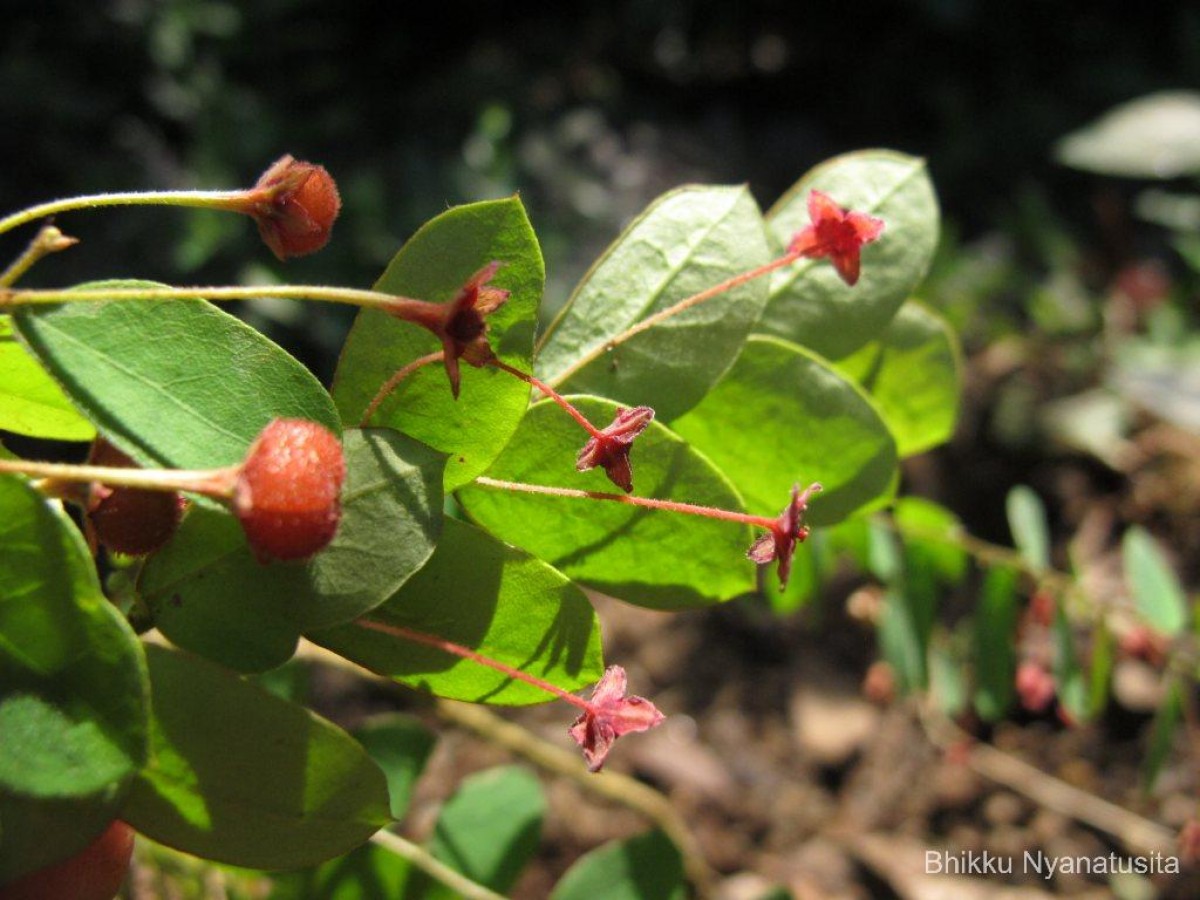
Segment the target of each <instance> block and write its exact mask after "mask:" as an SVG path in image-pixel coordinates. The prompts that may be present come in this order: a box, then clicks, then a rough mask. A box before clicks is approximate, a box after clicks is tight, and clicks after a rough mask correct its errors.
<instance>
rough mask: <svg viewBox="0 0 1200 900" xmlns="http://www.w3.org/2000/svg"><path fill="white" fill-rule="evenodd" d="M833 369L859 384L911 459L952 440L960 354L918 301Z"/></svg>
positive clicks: (941, 321) (949, 333)
mask: <svg viewBox="0 0 1200 900" xmlns="http://www.w3.org/2000/svg"><path fill="white" fill-rule="evenodd" d="M834 367H835V368H836V369H837V370H838V371H839V372H841V373H842V374H843V375H845V376H846V377H847V378H850V379H853V380H854V381H855V382H857V383H858V384H859V385H860V386H861V387H862V388H863V390H864V391H866V392H867V394H869V395H870V397H871V399H872V400H874V401H875V407H876V408H877V409H878V410H879V414H880V415H881V416H882V417H883V420H884V421H885V422H886V423H887V426H888V428H890V429H891V432H892V436H893V437H894V438H895V439H896V449H897V451H898V452H899V454H900V455H901V456H912V455H913V454H915V453H921V452H923V451H925V450H928V449H929V448H930V447H936V446H937V445H938V444H941V443H944V442H945V441H947V440H949V439H950V436H951V435H952V434H953V433H954V422H955V420H956V419H957V418H958V397H959V392H960V390H961V383H960V382H961V369H962V363H961V351H960V350H959V346H958V339H957V338H956V337H955V335H954V332H953V331H951V330H950V326H949V324H947V322H946V321H945V320H944V319H942V318H941V316H938V315H937V314H935V313H934V312H932V311H931V310H929V309H927V308H926V307H924V306H922V305H921V304H920V303H918V302H916V301H915V300H909V301H908V302H906V303H905V304H904V305H903V306H902V307H900V311H899V312H897V313H896V316H895V318H893V319H892V321H891V322H889V323H888V325H887V327H886V328H884V329H883V332H882V333H881V334H880V335H879V336H878V337H877V338H875V340H873V341H871V342H870V343H868V344H865V345H864V346H862V347H860V348H859V349H858V350H856V351H855V352H854V353H852V354H850V355H849V356H847V357H845V358H844V359H841V360H839V361H838V362H836V363H835V364H834Z"/></svg>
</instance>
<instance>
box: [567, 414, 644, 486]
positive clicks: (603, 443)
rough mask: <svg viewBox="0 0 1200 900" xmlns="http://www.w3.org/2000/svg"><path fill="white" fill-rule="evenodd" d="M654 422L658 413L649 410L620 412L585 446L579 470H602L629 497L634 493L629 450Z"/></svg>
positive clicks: (577, 463)
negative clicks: (597, 467)
mask: <svg viewBox="0 0 1200 900" xmlns="http://www.w3.org/2000/svg"><path fill="white" fill-rule="evenodd" d="M653 418H654V410H652V409H651V408H650V407H648V406H636V407H634V408H633V409H623V408H620V407H618V408H617V417H616V418H615V419H613V421H612V424H611V425H609V426H608V427H607V428H605V429H604V430H603V431H601V432H600V433H599V434H598V435H596V436H595V437H593V438H592V439H591V440H589V441H588V442H587V443H586V444H584V445H583V449H582V450H580V451H579V456H577V457H576V458H575V468H576V469H577V470H578V471H580V472H586V471H587V470H588V469H594V468H595V467H596V466H601V467H602V468H603V469H604V471H605V472H607V473H608V478H609V480H610V481H611V482H612V483H613V484H615V485H616V486H617V487H619V488H620V489H621V490H623V491H625V493H629V492H630V491H632V490H633V468H632V466H630V464H629V449H630V447H631V446H632V444H633V440H634V438H636V437H637V436H638V435H639V434H641V433H642V432H643V431H645V430H646V426H647V425H649V424H650V421H651V419H653Z"/></svg>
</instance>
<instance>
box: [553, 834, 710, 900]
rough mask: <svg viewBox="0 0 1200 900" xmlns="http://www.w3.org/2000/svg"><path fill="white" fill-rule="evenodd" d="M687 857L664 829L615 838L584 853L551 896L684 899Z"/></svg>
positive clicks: (587, 899) (583, 899)
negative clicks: (684, 872)
mask: <svg viewBox="0 0 1200 900" xmlns="http://www.w3.org/2000/svg"><path fill="white" fill-rule="evenodd" d="M687 895H688V894H687V886H686V884H685V882H684V878H683V858H682V857H681V856H680V855H679V851H678V850H677V849H675V845H674V844H672V843H671V842H670V840H668V839H667V837H666V836H665V835H664V834H663V833H662V832H660V831H651V832H649V833H647V834H641V835H638V836H637V837H633V838H629V839H628V840H624V841H612V842H610V843H607V844H605V845H604V846H603V847H599V848H597V849H596V850H593V851H592V852H590V853H588V854H586V855H584V856H582V857H581V858H580V859H579V860H578V862H576V863H575V865H573V866H571V868H569V869H568V870H567V872H566V874H565V875H563V877H562V878H561V879H560V880H559V882H558V884H557V885H555V886H554V893H552V894H551V895H550V898H551V900H684V898H685V897H687Z"/></svg>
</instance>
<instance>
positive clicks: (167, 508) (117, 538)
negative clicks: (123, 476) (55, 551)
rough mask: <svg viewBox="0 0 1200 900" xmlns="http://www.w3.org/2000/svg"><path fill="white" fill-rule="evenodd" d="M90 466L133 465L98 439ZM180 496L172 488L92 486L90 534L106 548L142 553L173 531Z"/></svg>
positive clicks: (182, 505) (180, 511) (88, 512)
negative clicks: (149, 489) (153, 489)
mask: <svg viewBox="0 0 1200 900" xmlns="http://www.w3.org/2000/svg"><path fill="white" fill-rule="evenodd" d="M88 461H89V462H90V463H91V464H92V465H97V466H112V467H116V468H123V469H124V468H136V464H135V463H134V461H133V460H132V459H130V458H129V457H128V456H126V455H125V454H124V453H122V452H121V451H120V450H118V449H117V448H116V447H114V446H113V445H112V444H110V443H108V441H106V440H104V439H103V438H98V439H97V440H96V443H95V444H94V445H93V447H92V453H91V456H90V457H89V460H88ZM183 507H184V500H183V498H182V497H181V496H180V495H179V494H177V493H174V492H171V491H148V490H143V489H141V488H130V487H108V486H107V485H103V484H94V485H92V488H91V491H90V493H89V496H88V502H87V519H88V523H89V524H90V525H91V529H92V533H93V534H94V535H95V536H96V540H98V541H99V542H100V543H101V544H103V545H104V546H105V547H107V548H108V549H109V550H115V551H117V552H118V553H127V554H129V555H130V556H143V555H145V554H147V553H153V552H154V551H155V550H157V549H158V548H159V547H161V546H162V545H163V544H165V543H166V542H167V541H169V540H170V539H171V536H172V535H173V534H175V529H176V528H178V527H179V519H180V517H181V516H182V514H183Z"/></svg>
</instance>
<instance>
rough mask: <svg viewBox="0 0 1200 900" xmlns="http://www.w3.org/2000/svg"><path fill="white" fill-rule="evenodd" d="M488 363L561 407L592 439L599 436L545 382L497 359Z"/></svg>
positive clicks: (583, 417)
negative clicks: (536, 390) (533, 388)
mask: <svg viewBox="0 0 1200 900" xmlns="http://www.w3.org/2000/svg"><path fill="white" fill-rule="evenodd" d="M490 362H491V365H493V366H495V367H496V368H497V369H500V370H501V371H503V372H507V373H508V374H509V375H512V376H513V377H515V378H519V379H521V380H522V381H524V382H525V383H526V384H530V385H532V386H533V387H535V388H537V389H538V390H539V391H541V392H542V393H543V394H545V395H546V396H547V397H549V398H550V399H551V400H553V401H554V402H555V403H557V404H558V405H559V406H561V407H562V408H563V409H564V410H566V413H567V415H569V416H570V417H571V418H572V419H574V420H575V421H576V422H578V423H579V425H580V427H581V428H583V430H584V431H586V432H587V433H588V434H590V435H591V436H592V437H594V438H598V437H600V436H601V434H600V429H599V428H597V427H596V426H595V425H593V424H592V423H591V422H589V421H588V420H587V417H586V416H584V414H583V413H581V412H580V411H579V410H578V409H576V408H575V407H574V406H573V405H572V404H571V401H569V400H568V399H567V398H566V397H564V396H563V395H562V394H560V393H559V392H558V391H556V390H555V389H554V388H552V387H550V385H548V384H546V382H544V381H542V380H541V379H540V378H536V377H534V376H533V375H530V374H529V373H528V372H522V371H521V370H520V369H517V368H514V367H513V366H510V365H509V364H508V363H506V362H502V361H501V360H499V359H495V358H493V359H492V360H491V361H490Z"/></svg>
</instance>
